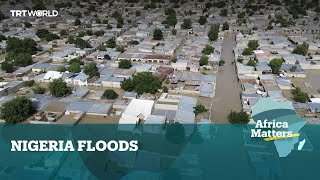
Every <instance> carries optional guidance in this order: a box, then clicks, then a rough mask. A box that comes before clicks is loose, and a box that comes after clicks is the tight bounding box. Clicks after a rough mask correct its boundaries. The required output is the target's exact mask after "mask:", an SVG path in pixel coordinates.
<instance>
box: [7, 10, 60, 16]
mask: <svg viewBox="0 0 320 180" xmlns="http://www.w3.org/2000/svg"><path fill="white" fill-rule="evenodd" d="M10 12H11V16H12V17H57V16H58V15H59V12H58V11H57V10H10Z"/></svg>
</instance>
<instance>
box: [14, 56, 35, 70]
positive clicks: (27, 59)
mask: <svg viewBox="0 0 320 180" xmlns="http://www.w3.org/2000/svg"><path fill="white" fill-rule="evenodd" d="M32 63H33V61H32V56H31V54H29V53H18V54H16V56H15V57H14V59H13V65H15V66H19V67H25V66H29V65H30V64H32Z"/></svg>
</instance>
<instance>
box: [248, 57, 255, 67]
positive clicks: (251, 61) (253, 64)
mask: <svg viewBox="0 0 320 180" xmlns="http://www.w3.org/2000/svg"><path fill="white" fill-rule="evenodd" d="M247 65H248V66H253V67H256V66H257V63H256V61H255V60H253V59H250V60H249V61H248V63H247Z"/></svg>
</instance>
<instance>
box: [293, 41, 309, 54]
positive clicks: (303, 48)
mask: <svg viewBox="0 0 320 180" xmlns="http://www.w3.org/2000/svg"><path fill="white" fill-rule="evenodd" d="M292 53H293V54H300V55H303V56H305V55H307V53H308V46H307V45H305V44H302V45H297V46H296V47H295V48H294V50H293V51H292Z"/></svg>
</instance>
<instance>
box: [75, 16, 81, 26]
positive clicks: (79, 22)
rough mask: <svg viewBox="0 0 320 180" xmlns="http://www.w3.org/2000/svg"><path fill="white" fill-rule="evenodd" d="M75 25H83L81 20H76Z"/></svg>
mask: <svg viewBox="0 0 320 180" xmlns="http://www.w3.org/2000/svg"><path fill="white" fill-rule="evenodd" d="M74 25H75V26H79V25H81V21H80V19H78V18H77V19H75V21H74Z"/></svg>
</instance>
